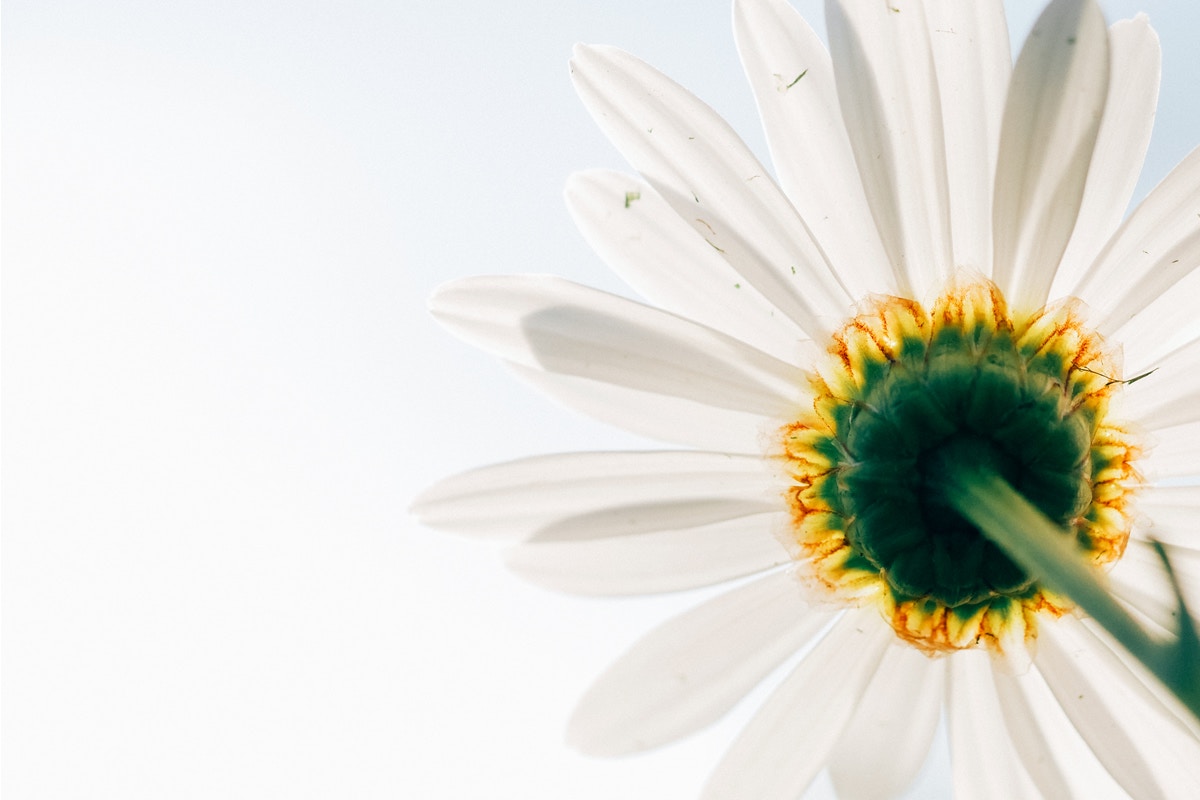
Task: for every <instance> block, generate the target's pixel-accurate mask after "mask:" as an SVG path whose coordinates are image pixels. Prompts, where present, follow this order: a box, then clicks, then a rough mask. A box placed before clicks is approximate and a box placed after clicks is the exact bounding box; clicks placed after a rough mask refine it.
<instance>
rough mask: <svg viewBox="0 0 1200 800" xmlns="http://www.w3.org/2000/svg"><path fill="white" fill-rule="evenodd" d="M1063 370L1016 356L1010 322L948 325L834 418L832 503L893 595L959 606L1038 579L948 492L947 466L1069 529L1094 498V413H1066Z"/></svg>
mask: <svg viewBox="0 0 1200 800" xmlns="http://www.w3.org/2000/svg"><path fill="white" fill-rule="evenodd" d="M1062 366H1063V365H1061V364H1049V363H1046V361H1045V360H1044V359H1042V358H1040V357H1034V358H1031V357H1030V354H1027V353H1021V352H1019V351H1018V347H1017V346H1016V343H1015V342H1014V340H1013V337H1012V336H1011V334H1009V333H1007V332H1004V331H994V332H992V335H991V336H990V337H985V338H984V339H983V340H980V338H979V337H977V336H969V335H966V334H963V333H962V332H961V331H956V330H954V329H952V328H951V329H943V330H942V331H941V332H940V333H939V335H938V336H937V337H935V338H934V339H933V341H932V342H930V343H929V345H928V347H926V346H925V344H924V343H923V342H921V341H920V340H912V341H908V342H905V343H904V346H903V348H902V349H901V351H900V352H899V353H898V354H897V357H896V358H894V359H892V360H890V361H889V360H883V361H882V362H881V363H877V364H874V365H872V367H873V368H871V369H868V370H867V374H868V375H869V378H870V379H869V380H868V381H866V383H865V385H864V386H863V391H862V393H861V397H860V398H859V399H857V400H855V401H853V402H848V403H847V407H846V409H844V410H843V412H842V413H840V414H839V415H838V417H839V420H838V425H837V428H838V430H837V431H836V439H837V441H838V444H839V447H840V449H841V451H842V452H841V455H840V459H839V461H840V465H839V467H838V469H837V472H836V489H837V498H836V502H837V505H838V506H839V507H840V508H839V510H840V511H841V512H842V513H843V514H844V516H845V517H846V518H847V519H848V520H849V522H848V525H847V529H846V536H847V539H848V540H849V542H850V544H851V545H852V546H853V547H854V549H855V550H856V551H858V553H860V554H861V555H862V556H863V557H865V558H866V559H867V560H868V561H869V562H870V563H871V564H872V565H873V566H874V567H875V568H876V569H878V570H879V571H880V573H881V574H882V575H883V576H884V578H885V579H886V580H887V582H888V584H889V585H890V586H891V588H892V590H893V591H894V592H895V594H896V595H897V597H898V598H905V597H907V598H921V597H930V598H934V599H936V600H938V601H940V602H942V603H943V604H945V605H946V606H949V607H952V608H953V607H959V606H967V605H971V604H978V603H983V602H985V601H988V600H989V599H991V598H996V597H997V596H1008V597H1020V596H1022V595H1024V594H1026V593H1028V592H1029V591H1031V590H1032V589H1033V582H1032V581H1031V580H1030V579H1029V577H1028V576H1027V575H1026V574H1025V572H1024V571H1023V570H1021V569H1020V568H1019V567H1017V566H1016V565H1015V564H1014V563H1013V562H1012V561H1011V560H1009V559H1008V557H1006V556H1005V555H1003V554H1002V553H1001V552H1000V551H999V550H998V549H997V548H996V546H995V545H993V544H992V543H991V542H990V541H988V540H987V538H986V537H984V536H983V534H981V533H980V531H979V530H978V529H977V528H976V527H975V526H974V525H973V524H972V523H970V522H969V521H967V520H966V519H965V518H964V517H963V516H962V515H961V514H959V513H958V512H957V511H956V510H955V509H954V508H953V507H952V506H951V505H950V503H949V502H947V500H946V499H945V495H944V489H945V486H946V479H947V478H948V477H949V476H952V475H961V474H963V473H964V472H970V471H975V470H979V469H981V468H983V469H987V470H988V471H990V472H993V473H995V474H997V475H999V476H1001V477H1003V478H1004V480H1005V481H1007V482H1008V483H1009V484H1010V485H1011V486H1012V487H1013V488H1015V489H1016V490H1017V491H1018V492H1020V493H1021V494H1022V495H1023V496H1024V497H1025V498H1026V499H1027V500H1029V502H1030V503H1032V504H1033V505H1034V506H1036V507H1037V508H1038V509H1039V510H1040V511H1041V512H1042V513H1044V514H1045V515H1046V516H1048V517H1049V518H1050V519H1051V520H1053V521H1055V522H1056V523H1058V524H1059V525H1060V526H1062V527H1068V528H1069V527H1072V526H1075V525H1076V523H1077V521H1078V520H1079V518H1080V516H1081V515H1083V514H1085V513H1086V511H1087V510H1088V507H1089V505H1090V503H1091V500H1092V459H1091V445H1092V439H1093V437H1094V434H1095V421H1094V420H1093V419H1092V417H1091V414H1090V413H1089V412H1088V411H1087V410H1086V409H1083V408H1079V409H1077V410H1072V406H1071V398H1070V397H1069V392H1070V389H1069V388H1067V387H1066V386H1065V384H1064V380H1063V378H1062V376H1063V374H1064V371H1059V370H1060V369H1061V368H1062ZM1056 368H1057V369H1056Z"/></svg>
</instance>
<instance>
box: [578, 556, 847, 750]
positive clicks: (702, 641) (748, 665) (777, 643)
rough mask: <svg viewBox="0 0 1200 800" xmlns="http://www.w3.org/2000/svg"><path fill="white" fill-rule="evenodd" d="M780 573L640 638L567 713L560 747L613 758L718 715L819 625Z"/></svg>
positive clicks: (823, 619) (824, 618)
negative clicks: (563, 743)
mask: <svg viewBox="0 0 1200 800" xmlns="http://www.w3.org/2000/svg"><path fill="white" fill-rule="evenodd" d="M830 618H831V613H830V612H829V611H824V610H817V609H813V608H810V607H809V606H807V605H806V604H805V603H804V601H803V600H802V599H801V595H800V592H799V590H798V586H797V584H796V580H795V578H794V577H793V576H792V574H791V573H790V572H789V571H786V570H785V571H780V572H775V573H772V574H771V575H767V576H765V577H763V578H759V579H757V580H755V581H753V582H751V583H748V584H746V585H745V586H741V587H738V588H737V589H734V590H732V591H729V592H727V593H725V594H722V595H720V596H718V597H715V598H713V599H711V600H709V601H707V602H705V603H704V604H703V605H700V606H698V607H696V608H695V609H692V610H691V611H689V612H687V613H686V614H683V615H681V616H678V617H675V618H674V619H672V620H670V621H668V622H667V623H665V624H663V625H661V626H659V627H658V628H655V629H654V630H653V631H651V632H650V633H648V634H646V635H645V636H644V637H642V638H641V639H640V640H639V641H638V642H637V643H636V644H634V645H633V647H631V648H630V649H629V650H628V651H627V652H626V653H625V654H624V655H623V656H621V658H620V659H618V660H617V661H616V662H615V663H614V664H613V665H612V666H610V667H609V668H608V669H607V670H605V671H604V673H603V674H602V675H601V676H600V677H599V678H598V679H597V680H596V682H595V684H593V685H592V687H591V688H590V689H589V690H588V691H587V693H586V694H585V695H584V696H583V698H582V699H581V700H580V702H579V705H578V706H577V707H576V709H575V712H574V714H572V716H571V721H570V723H569V724H568V727H567V742H568V744H570V745H571V746H572V747H575V748H578V749H579V750H582V751H583V752H585V753H589V754H591V755H600V756H616V755H623V754H626V753H633V752H637V751H640V750H646V749H648V748H651V747H655V746H657V745H660V744H664V743H666V742H670V741H673V740H675V739H678V738H680V737H682V736H686V735H688V734H689V733H692V732H693V731H696V730H698V729H700V728H703V727H704V726H706V725H709V724H710V723H712V722H714V721H715V720H717V719H718V718H720V717H721V715H723V714H724V713H725V712H726V711H728V710H729V709H730V708H732V707H733V705H734V704H735V703H737V702H738V701H739V700H741V699H742V697H744V696H745V695H746V693H747V692H749V691H750V690H751V689H753V688H754V687H755V686H756V685H758V683H759V681H761V680H762V679H763V678H764V677H766V676H767V674H768V673H770V671H771V670H773V669H774V668H775V667H776V666H778V665H779V664H781V663H782V662H783V661H784V660H785V659H787V658H788V656H790V655H792V654H793V653H795V652H797V651H798V650H800V649H801V648H802V647H804V646H805V645H806V644H807V643H808V641H809V640H810V639H811V638H812V637H813V636H815V635H816V634H817V633H818V632H819V631H820V630H821V628H823V627H824V626H825V625H826V623H828V622H829V620H830Z"/></svg>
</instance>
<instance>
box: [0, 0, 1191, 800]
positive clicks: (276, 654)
mask: <svg viewBox="0 0 1200 800" xmlns="http://www.w3.org/2000/svg"><path fill="white" fill-rule="evenodd" d="M799 5H800V7H801V10H802V11H803V12H804V13H805V15H806V16H807V17H808V18H809V19H810V20H811V21H812V22H813V23H814V24H815V25H816V26H817V27H818V29H823V20H822V13H821V5H822V4H821V3H820V2H814V1H813V0H805V2H802V3H799ZM1007 5H1008V6H1009V9H1010V13H1011V28H1012V32H1013V38H1014V41H1020V39H1022V38H1023V37H1024V34H1025V32H1026V31H1027V30H1028V28H1029V27H1030V26H1031V25H1032V21H1033V18H1034V16H1035V14H1036V12H1037V11H1038V10H1039V9H1040V7H1041V3H1040V2H1030V1H1029V0H1023V1H1021V2H1015V1H1014V2H1009V3H1008V4H1007ZM1102 5H1103V6H1104V8H1105V10H1106V12H1107V14H1108V16H1109V18H1110V20H1115V19H1118V18H1121V17H1125V16H1130V15H1132V14H1133V13H1134V12H1136V11H1138V10H1145V11H1147V12H1148V13H1149V14H1150V17H1151V20H1152V22H1153V23H1154V24H1155V26H1156V27H1157V29H1158V31H1159V33H1160V35H1161V36H1162V41H1163V49H1164V53H1165V67H1164V78H1163V92H1162V98H1161V102H1160V107H1159V116H1158V123H1157V129H1156V132H1155V135H1154V139H1153V141H1152V143H1151V148H1150V155H1149V159H1148V162H1147V166H1146V170H1145V173H1144V176H1143V179H1142V182H1141V184H1140V185H1139V188H1138V193H1137V196H1138V197H1139V198H1140V197H1141V196H1142V195H1144V194H1145V192H1146V191H1147V190H1148V189H1149V188H1150V187H1151V186H1152V185H1153V184H1154V183H1155V182H1157V181H1158V180H1159V179H1160V178H1161V177H1162V176H1163V175H1165V174H1166V172H1167V170H1168V169H1169V168H1170V167H1171V166H1172V165H1173V164H1174V163H1175V162H1177V161H1178V160H1179V159H1180V158H1182V157H1183V156H1184V155H1185V154H1186V153H1187V152H1188V151H1189V150H1190V149H1191V148H1192V147H1193V146H1194V145H1195V144H1196V143H1197V142H1200V93H1198V92H1196V91H1195V86H1196V85H1197V83H1198V82H1200V55H1198V53H1200V46H1198V45H1200V40H1198V38H1197V37H1198V36H1200V33H1198V32H1200V6H1198V5H1197V4H1195V3H1184V2H1179V1H1178V0H1174V2H1167V0H1141V2H1127V1H1126V0H1111V1H1110V2H1104V3H1102ZM729 20H730V13H729V3H727V2H725V0H702V1H701V2H686V3H685V2H668V0H607V1H606V2H583V1H582V0H559V2H554V3H549V2H531V1H530V0H511V1H510V2H492V3H473V2H466V3H443V2H434V1H433V0H419V1H416V2H414V1H413V0H407V1H405V0H400V1H396V0H392V1H391V2H384V0H339V2H330V1H329V0H326V2H319V1H318V0H303V1H301V2H296V1H295V0H288V1H287V2H284V1H283V0H273V1H272V2H260V1H257V0H249V1H247V0H239V1H238V2H230V1H229V0H184V1H183V2H170V3H164V2H158V1H157V0H111V1H110V2H105V3H96V2H91V1H90V0H89V1H88V2H84V1H83V0H79V1H78V2H70V1H68V0H59V1H57V2H56V1H54V0H10V1H8V2H5V4H4V27H3V56H2V57H3V70H2V72H3V78H2V80H3V94H4V115H3V143H4V150H3V199H4V209H3V210H4V217H3V258H4V268H5V275H4V296H3V303H4V306H3V326H4V330H3V333H4V364H3V366H4V373H5V374H4V378H5V384H4V390H5V391H4V419H3V422H4V434H5V453H4V462H3V466H4V470H5V474H4V477H5V482H4V495H5V497H4V500H5V506H4V520H3V522H4V534H5V541H4V550H3V613H4V637H5V639H4V663H3V667H4V697H3V705H4V714H5V720H4V734H5V735H4V745H5V752H4V756H5V764H4V771H3V789H4V792H5V796H7V797H12V798H14V800H15V799H16V798H22V800H24V799H25V798H55V799H56V800H59V799H60V798H96V797H121V798H124V799H125V800H140V799H142V798H146V799H147V800H148V799H149V798H162V797H196V798H209V797H221V798H263V797H287V798H327V797H354V798H398V797H405V798H410V797H411V798H432V799H433V800H440V799H441V798H474V797H513V798H518V797H519V798H563V797H570V798H580V799H582V800H586V799H588V798H616V797H620V798H656V799H657V800H674V799H675V798H690V797H694V796H695V795H696V793H697V790H698V787H699V786H700V784H701V783H702V781H703V779H704V777H705V775H706V774H707V772H708V770H709V769H710V767H711V766H712V765H713V764H714V763H715V761H716V759H717V758H718V757H719V754H720V753H721V752H722V750H723V749H724V747H725V746H726V745H727V744H728V742H729V741H730V739H731V738H732V736H733V735H734V733H735V732H736V730H737V728H738V726H739V725H740V724H741V723H742V722H743V721H744V720H745V719H746V718H747V717H748V715H749V713H750V711H751V710H752V706H744V707H741V708H739V709H738V710H736V711H735V712H734V713H733V714H732V716H731V718H730V719H729V720H727V721H726V722H724V723H722V724H720V725H718V726H717V727H715V728H713V729H711V730H710V731H707V732H704V733H702V734H700V735H698V736H696V737H693V738H691V739H689V740H687V741H686V742H684V743H682V744H679V745H675V746H672V747H669V748H666V749H664V750H662V751H659V752H656V753H654V754H651V755H648V756H643V757H637V758H632V759H625V760H622V761H615V762H607V761H595V760H590V759H586V758H583V757H580V756H577V755H575V754H573V753H572V752H570V751H568V750H567V749H566V748H565V747H564V746H563V745H562V744H561V738H562V728H563V724H564V721H565V719H566V716H567V714H568V712H569V711H570V709H571V707H572V705H573V703H574V700H575V698H576V697H577V696H578V695H579V694H580V693H581V692H582V690H583V689H584V688H585V687H586V685H587V684H588V682H589V681H590V679H591V678H592V677H593V676H594V675H595V674H596V673H597V672H598V671H599V670H600V669H601V668H602V667H603V666H605V664H606V663H607V662H609V661H610V660H612V659H613V658H615V657H616V656H617V655H618V654H619V653H620V651H621V650H622V649H623V648H624V647H625V646H626V645H628V644H629V643H630V642H632V641H633V640H634V639H636V638H637V637H638V636H639V635H640V634H641V633H643V632H644V631H645V630H647V629H648V628H650V627H651V626H653V625H654V624H655V623H656V622H657V621H660V620H662V619H665V618H666V617H667V616H669V615H671V614H672V613H674V612H676V611H678V610H682V609H683V608H686V607H689V606H691V605H692V604H694V603H695V602H696V600H697V598H698V597H700V596H703V595H704V594H705V593H703V592H700V593H692V594H689V595H684V596H676V597H668V598H656V599H630V600H586V599H578V598H569V597H561V596H557V595H553V594H550V593H547V592H545V591H542V590H539V589H535V588H530V587H528V586H525V585H523V584H521V583H519V582H518V581H517V580H516V579H515V578H513V577H511V576H510V575H509V574H508V573H506V572H505V571H504V569H503V567H502V566H501V564H500V561H499V559H498V558H497V555H496V550H495V548H494V547H491V546H489V545H486V544H480V543H478V542H469V541H465V540H462V539H457V538H454V537H450V536H446V535H443V534H437V533H433V532H429V531H426V530H423V529H421V528H420V527H419V526H417V525H416V524H415V523H413V521H412V520H410V519H409V517H408V515H407V512H406V506H407V504H408V501H409V499H410V498H411V497H412V496H413V494H414V493H416V492H417V491H418V490H419V489H420V488H421V487H422V486H424V485H426V484H428V483H430V482H431V481H433V480H434V479H436V478H437V477H439V476H444V475H447V474H449V473H452V472H455V471H458V470H461V469H465V468H468V467H471V466H475V465H479V464H484V463H489V462H492V461H497V460H502V459H507V458H512V457H516V456H520V455H527V454H531V453H537V452H546V451H565V450H573V449H609V448H621V447H639V446H644V445H646V444H647V443H646V442H643V441H639V440H637V439H635V438H634V437H632V436H629V435H624V434H621V433H618V432H614V431H612V430H609V429H607V428H605V427H604V426H602V425H600V424H598V423H595V422H591V421H589V420H586V419H583V418H581V417H579V416H577V415H575V414H572V413H570V412H567V411H564V410H560V409H559V408H557V407H556V406H554V405H553V404H551V403H550V402H548V401H545V400H543V399H541V398H540V397H539V396H537V395H535V394H534V393H533V391H532V390H530V389H527V388H526V387H524V386H523V385H521V384H519V383H518V382H517V381H516V380H515V379H513V378H511V377H510V376H509V375H508V374H507V373H506V372H505V371H504V369H502V368H501V367H499V366H498V365H497V364H495V363H493V362H492V361H491V359H489V358H488V357H485V356H482V355H479V354H477V353H475V352H473V351H472V350H471V349H470V348H468V347H467V346H465V345H462V344H460V343H458V342H457V341H455V340H453V339H451V338H450V337H449V336H448V335H446V334H444V333H443V332H442V331H441V330H440V329H439V328H437V326H436V325H434V324H433V322H432V321H431V320H430V319H429V318H428V315H427V314H426V312H425V300H424V298H425V297H426V295H428V293H429V292H430V290H431V289H432V288H433V287H434V286H436V285H437V284H439V283H441V282H443V281H446V280H448V279H451V278H454V277H457V276H462V275H467V274H476V273H488V272H501V273H504V272H519V271H535V272H556V273H559V274H564V275H567V276H570V277H572V278H575V279H577V280H580V281H583V282H586V283H589V284H592V285H597V286H601V287H603V288H607V289H611V290H614V291H624V290H623V289H622V288H621V287H620V286H619V284H618V283H617V282H616V280H615V279H614V278H613V277H612V276H610V275H609V274H607V273H606V272H605V270H604V267H603V265H602V264H601V263H600V261H599V259H598V258H597V257H595V256H594V255H593V254H592V253H591V252H590V251H589V250H588V249H587V247H586V246H585V245H584V243H583V241H582V239H581V237H580V236H579V235H578V234H577V233H576V231H575V230H574V228H573V226H572V223H571V221H570V219H569V217H568V215H567V213H566V211H565V209H564V207H563V204H562V200H561V191H562V185H563V181H564V180H565V178H566V176H567V175H568V174H569V173H570V172H571V171H573V170H576V169H582V168H588V167H598V166H605V167H614V168H622V169H624V168H625V165H624V164H623V163H622V161H621V159H620V157H619V156H618V155H617V153H616V151H615V150H614V149H613V148H612V147H611V146H610V145H609V144H608V143H607V142H606V141H605V140H604V138H603V137H602V136H601V134H600V133H599V132H598V131H597V130H596V129H595V128H594V126H593V125H592V123H591V120H590V119H589V118H588V116H587V113H586V112H585V111H584V110H583V108H582V106H581V105H580V104H579V103H578V102H577V100H576V98H575V97H574V94H573V92H572V89H571V87H570V83H569V81H568V78H567V70H566V60H567V58H568V56H569V53H570V48H571V45H572V44H573V43H574V42H576V41H586V42H597V43H609V44H615V45H619V46H621V47H624V48H626V49H628V50H631V51H632V52H634V53H636V54H638V55H640V56H642V57H643V58H645V59H646V60H648V61H649V62H651V63H652V64H655V65H656V66H658V67H659V68H660V69H662V70H663V71H665V72H667V73H668V74H669V75H671V76H673V77H674V78H675V79H677V80H678V81H680V82H681V83H683V84H684V85H686V86H688V87H689V88H691V89H692V90H693V91H695V92H696V93H697V94H699V95H700V96H701V97H702V98H704V99H705V100H707V101H708V102H709V103H710V104H711V105H713V106H714V107H715V108H717V110H719V111H720V112H721V113H723V114H724V115H726V116H727V118H728V119H729V120H730V121H731V122H732V124H733V125H734V127H735V128H737V129H738V130H739V131H740V132H741V133H742V134H743V135H744V136H745V138H746V139H747V141H748V142H749V143H750V145H751V147H752V148H754V149H755V150H756V151H757V152H758V153H760V154H761V155H762V156H763V158H764V159H765V157H766V148H765V145H764V141H763V137H762V134H761V132H760V130H759V127H758V123H757V117H756V114H755V110H754V105H753V101H752V99H751V96H750V93H749V90H748V87H747V85H746V82H745V79H744V77H743V75H742V73H741V68H740V66H739V64H738V62H737V58H736V53H735V50H734V46H733V40H732V34H731V31H730V21H729ZM758 697H759V698H761V693H760V694H759V695H758ZM943 747H944V746H943ZM920 780H921V782H920V783H919V785H918V786H917V787H915V788H914V790H913V794H912V796H913V797H921V798H937V797H945V796H947V795H948V792H949V784H948V781H949V778H948V768H947V766H946V756H945V753H944V750H939V751H935V755H934V757H933V761H932V762H931V764H930V766H929V767H928V768H927V769H926V771H925V772H924V773H923V775H922V777H921V779H920ZM810 796H811V797H813V798H822V797H827V796H829V789H828V786H827V785H825V784H818V785H816V786H815V787H814V788H813V790H812V792H811V793H810Z"/></svg>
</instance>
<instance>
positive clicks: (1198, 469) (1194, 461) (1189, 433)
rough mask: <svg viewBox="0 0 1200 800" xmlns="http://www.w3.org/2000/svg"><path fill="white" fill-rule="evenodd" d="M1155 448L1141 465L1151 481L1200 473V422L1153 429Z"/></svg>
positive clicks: (1152, 448) (1153, 446)
mask: <svg viewBox="0 0 1200 800" xmlns="http://www.w3.org/2000/svg"><path fill="white" fill-rule="evenodd" d="M1151 444H1152V447H1151V449H1150V453H1149V455H1148V456H1146V459H1145V461H1144V462H1143V463H1142V464H1139V466H1140V467H1142V469H1143V470H1144V471H1145V473H1146V475H1147V477H1149V478H1150V479H1151V480H1156V481H1161V480H1166V479H1169V478H1186V477H1192V476H1200V422H1187V423H1184V424H1183V425H1173V426H1172V427H1170V428H1162V429H1160V430H1157V431H1155V432H1154V436H1153V438H1152V439H1151Z"/></svg>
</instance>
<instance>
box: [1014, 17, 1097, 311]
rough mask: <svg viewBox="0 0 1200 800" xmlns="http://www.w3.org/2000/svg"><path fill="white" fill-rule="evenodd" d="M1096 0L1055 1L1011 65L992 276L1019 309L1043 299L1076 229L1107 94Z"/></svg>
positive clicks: (1040, 19) (1034, 305) (1042, 301)
mask: <svg viewBox="0 0 1200 800" xmlns="http://www.w3.org/2000/svg"><path fill="white" fill-rule="evenodd" d="M1108 71H1109V56H1108V30H1107V28H1106V27H1105V24H1104V15H1103V14H1101V12H1100V9H1099V7H1097V5H1096V3H1095V2H1094V0H1054V2H1052V3H1051V4H1050V5H1049V7H1048V8H1047V9H1046V10H1045V11H1044V12H1043V13H1042V16H1041V17H1040V18H1039V19H1038V21H1037V24H1035V25H1034V28H1033V31H1032V32H1031V33H1030V34H1029V38H1028V39H1026V40H1025V46H1024V47H1023V48H1022V50H1021V55H1020V57H1019V58H1018V59H1017V63H1016V66H1015V67H1014V68H1013V77H1012V83H1011V84H1010V86H1009V90H1008V104H1007V106H1006V107H1005V109H1004V127H1003V130H1002V132H1001V134H1000V158H999V163H998V164H997V168H996V204H995V217H994V221H995V226H994V230H995V244H996V257H995V267H994V276H995V280H996V283H997V284H998V285H999V286H1000V289H1001V290H1002V291H1003V292H1004V294H1005V296H1006V297H1008V298H1010V300H1012V302H1013V304H1014V306H1016V307H1017V308H1018V309H1019V310H1026V311H1031V310H1033V309H1035V308H1038V307H1040V306H1041V305H1043V304H1044V303H1045V301H1046V297H1047V295H1048V293H1049V291H1050V282H1051V280H1052V279H1053V278H1054V269H1055V267H1056V266H1057V265H1058V262H1059V260H1060V259H1061V258H1062V255H1063V251H1064V250H1065V249H1066V246H1067V241H1068V240H1069V239H1070V237H1071V231H1072V230H1073V229H1074V228H1075V222H1076V218H1077V216H1078V213H1079V207H1080V203H1081V202H1082V199H1083V191H1084V186H1085V184H1086V182H1087V177H1088V167H1089V165H1090V164H1091V161H1092V152H1093V148H1094V146H1095V143H1096V136H1097V133H1098V131H1099V128H1100V119H1101V117H1102V115H1103V112H1104V103H1105V100H1106V98H1107V95H1108Z"/></svg>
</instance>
